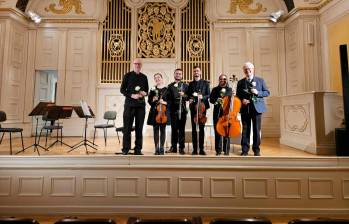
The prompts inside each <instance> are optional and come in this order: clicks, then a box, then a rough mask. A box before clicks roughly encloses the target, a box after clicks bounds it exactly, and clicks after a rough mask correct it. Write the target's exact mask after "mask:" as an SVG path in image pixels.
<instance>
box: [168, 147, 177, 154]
mask: <svg viewBox="0 0 349 224" xmlns="http://www.w3.org/2000/svg"><path fill="white" fill-rule="evenodd" d="M166 153H177V149H174V148H173V147H171V148H170V149H169V150H167V151H166Z"/></svg>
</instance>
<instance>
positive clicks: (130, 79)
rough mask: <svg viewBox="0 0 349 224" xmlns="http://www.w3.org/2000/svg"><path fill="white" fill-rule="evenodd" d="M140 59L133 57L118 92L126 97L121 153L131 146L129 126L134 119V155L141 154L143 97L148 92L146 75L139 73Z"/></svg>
mask: <svg viewBox="0 0 349 224" xmlns="http://www.w3.org/2000/svg"><path fill="white" fill-rule="evenodd" d="M141 68H142V61H141V60H140V59H135V60H134V61H133V71H131V72H128V73H126V74H125V75H124V77H123V80H122V83H121V88H120V92H121V93H122V94H123V95H124V96H125V97H126V99H125V104H124V115H123V120H124V131H123V142H122V153H123V154H124V155H127V154H128V152H129V150H130V148H131V128H132V124H133V120H135V129H136V130H135V132H136V140H135V148H134V154H135V155H143V154H142V145H143V133H142V131H143V124H144V117H145V99H144V97H145V96H146V95H147V94H148V90H149V87H148V79H147V76H146V75H144V74H143V73H141Z"/></svg>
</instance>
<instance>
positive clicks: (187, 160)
mask: <svg viewBox="0 0 349 224" xmlns="http://www.w3.org/2000/svg"><path fill="white" fill-rule="evenodd" d="M53 161H54V162H53ZM154 164H156V166H155V165H154ZM10 182H11V183H10ZM0 183H1V186H0V194H3V195H0V198H1V200H0V215H5V214H9V213H11V214H13V215H17V214H18V215H20V214H22V215H25V214H34V213H35V214H40V215H47V214H49V213H50V214H62V213H64V214H67V215H70V214H71V215H73V214H82V213H84V214H87V213H93V214H101V215H102V214H114V215H115V214H131V213H138V214H144V215H155V213H157V214H158V213H159V212H161V213H169V212H170V213H171V214H177V215H180V214H190V215H200V214H210V215H217V216H218V215H226V214H232V213H244V214H251V215H254V214H256V213H258V214H261V215H268V214H269V215H270V214H289V215H292V214H293V215H295V214H302V215H306V214H309V215H310V214H311V215H322V214H324V213H326V214H327V215H336V214H337V215H340V214H349V208H348V199H349V191H348V186H349V158H346V157H317V158H306V157H302V158H285V157H279V158H277V157H258V158H255V157H246V158H240V157H224V158H217V157H210V156H205V157H200V158H198V157H186V156H184V157H180V156H164V157H162V158H161V160H159V157H158V156H142V157H135V156H108V155H106V156H102V155H101V156H74V157H65V156H64V157H63V156H41V157H37V156H35V157H29V156H1V157H0ZM9 185H11V187H9ZM74 186H75V194H74ZM10 188H11V191H10ZM65 195H66V196H65ZM73 195H74V196H73ZM34 199H35V200H34ZM320 201H321V203H319V202H320Z"/></svg>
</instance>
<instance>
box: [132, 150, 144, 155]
mask: <svg viewBox="0 0 349 224" xmlns="http://www.w3.org/2000/svg"><path fill="white" fill-rule="evenodd" d="M134 155H138V156H142V155H143V153H142V152H141V151H135V153H134Z"/></svg>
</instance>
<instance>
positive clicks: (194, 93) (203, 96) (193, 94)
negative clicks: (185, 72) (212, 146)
mask: <svg viewBox="0 0 349 224" xmlns="http://www.w3.org/2000/svg"><path fill="white" fill-rule="evenodd" d="M193 75H194V80H193V81H191V82H190V83H189V86H188V90H187V92H186V95H187V96H188V97H189V109H190V115H191V128H192V139H193V152H192V155H197V154H198V141H199V149H200V152H199V154H200V155H206V153H205V150H204V139H205V123H202V122H200V121H198V122H197V123H195V122H194V118H195V117H196V116H197V115H198V112H199V114H202V115H203V116H206V111H207V109H208V108H210V105H209V102H208V100H209V98H210V86H209V83H208V82H207V81H205V80H202V79H201V69H200V67H199V66H194V69H193ZM198 101H200V102H203V103H204V105H205V108H204V110H203V111H200V109H201V108H200V107H199V110H198V107H197V104H198ZM198 120H199V119H198ZM197 125H198V128H199V139H198V138H197V132H196V128H197Z"/></svg>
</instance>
